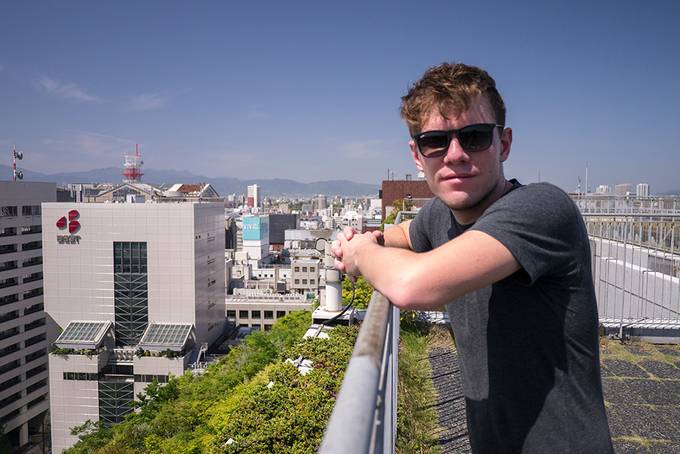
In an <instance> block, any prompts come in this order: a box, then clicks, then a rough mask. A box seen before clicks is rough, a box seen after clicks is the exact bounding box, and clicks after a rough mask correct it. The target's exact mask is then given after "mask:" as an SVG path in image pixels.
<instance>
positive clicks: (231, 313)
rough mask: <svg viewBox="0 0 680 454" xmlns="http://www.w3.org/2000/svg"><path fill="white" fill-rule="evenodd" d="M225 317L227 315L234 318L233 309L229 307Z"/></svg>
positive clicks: (234, 312)
mask: <svg viewBox="0 0 680 454" xmlns="http://www.w3.org/2000/svg"><path fill="white" fill-rule="evenodd" d="M227 317H228V318H236V311H233V310H231V309H230V310H228V311H227Z"/></svg>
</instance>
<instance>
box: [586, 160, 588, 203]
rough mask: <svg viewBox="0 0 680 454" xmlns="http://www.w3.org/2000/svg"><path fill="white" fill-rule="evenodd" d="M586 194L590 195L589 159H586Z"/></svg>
mask: <svg viewBox="0 0 680 454" xmlns="http://www.w3.org/2000/svg"><path fill="white" fill-rule="evenodd" d="M586 195H588V161H586Z"/></svg>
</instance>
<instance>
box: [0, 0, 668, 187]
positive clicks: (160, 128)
mask: <svg viewBox="0 0 680 454" xmlns="http://www.w3.org/2000/svg"><path fill="white" fill-rule="evenodd" d="M678 5H680V2H677V1H665V2H664V1H650V2H640V1H628V0H624V1H609V2H605V1H602V2H600V1H592V2H576V1H564V2H552V1H536V2H533V3H527V2H507V1H499V2H494V1H487V2H470V1H465V2H463V1H451V0H449V1H420V2H415V1H411V2H398V1H390V2H371V1H361V2H354V1H340V2H338V1H336V2H330V1H319V0H317V1H295V0H292V1H272V2H258V1H250V2H242V1H241V2H238V1H215V2H208V1H200V2H189V1H185V2H170V1H141V2H138V1H135V2H132V1H129V2H127V1H115V2H93V1H68V2H58V1H51V2H34V1H5V2H2V3H0V149H2V150H5V151H3V153H2V154H3V155H5V156H7V157H8V156H9V151H10V150H11V147H12V146H13V145H14V144H16V145H17V147H18V148H19V149H22V150H24V151H25V152H26V155H27V157H26V159H25V160H24V161H23V163H22V164H23V165H24V166H25V168H28V169H31V170H36V171H42V172H56V171H68V170H86V169H92V168H99V167H107V166H118V165H121V163H122V154H123V153H124V152H125V151H128V150H132V149H133V148H134V144H135V143H139V144H140V145H141V147H142V151H143V154H144V161H145V164H146V167H148V168H154V169H178V170H182V169H183V170H190V171H192V172H194V173H197V174H203V175H207V176H211V177H217V176H233V177H238V178H274V177H281V178H292V179H296V180H299V181H305V182H309V181H318V180H327V179H349V180H354V181H358V182H367V183H375V184H378V183H379V181H380V180H381V179H384V178H385V177H386V175H387V169H388V168H390V169H392V170H393V171H394V172H395V176H396V177H398V178H399V177H403V176H404V174H406V173H414V172H415V170H414V167H413V164H412V161H411V158H410V154H409V151H408V146H407V141H408V134H407V131H406V128H405V127H404V126H403V124H402V122H401V120H400V118H399V102H400V97H401V96H402V95H403V94H404V93H405V92H406V90H407V88H408V87H409V85H410V84H412V83H413V82H414V81H415V80H417V79H418V78H419V76H420V75H421V74H422V73H423V71H424V70H425V69H426V68H427V67H428V66H432V65H435V64H438V63H441V62H443V61H462V62H466V63H469V64H475V65H478V66H481V67H483V68H485V69H487V70H488V71H489V72H490V73H491V75H492V76H493V77H494V78H495V79H496V81H497V84H498V86H499V88H500V91H501V94H502V95H503V96H504V98H505V101H506V104H507V106H508V121H507V123H508V126H511V127H512V128H513V130H514V142H513V146H512V153H511V156H510V159H509V161H508V163H507V165H506V176H509V177H518V178H519V179H520V181H522V182H531V181H536V180H537V179H538V178H539V174H540V179H541V180H544V181H552V182H554V183H556V184H558V185H559V186H561V187H563V188H565V189H568V190H574V189H575V188H576V185H577V180H578V178H579V176H580V177H581V178H582V179H585V167H586V163H588V166H589V185H590V186H591V187H592V188H594V186H595V185H597V184H615V183H620V182H628V183H633V184H636V183H639V182H648V183H649V184H650V185H651V190H652V192H657V191H665V190H669V189H678V188H680V145H679V143H680V89H679V88H678V81H679V80H680V75H679V72H680V51H679V48H678V46H680V6H678ZM8 163H9V158H7V162H3V164H8Z"/></svg>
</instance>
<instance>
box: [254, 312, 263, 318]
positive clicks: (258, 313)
mask: <svg viewBox="0 0 680 454" xmlns="http://www.w3.org/2000/svg"><path fill="white" fill-rule="evenodd" d="M252 314H253V317H252V318H260V317H261V316H262V315H261V314H260V311H253V312H252Z"/></svg>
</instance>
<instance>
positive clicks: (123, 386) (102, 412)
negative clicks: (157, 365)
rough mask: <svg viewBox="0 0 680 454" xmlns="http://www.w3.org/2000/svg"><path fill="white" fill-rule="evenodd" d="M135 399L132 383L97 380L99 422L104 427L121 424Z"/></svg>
mask: <svg viewBox="0 0 680 454" xmlns="http://www.w3.org/2000/svg"><path fill="white" fill-rule="evenodd" d="M134 398H135V389H134V383H130V382H126V381H120V380H99V421H100V422H101V423H102V425H103V426H104V427H111V425H112V424H118V423H119V422H122V421H123V419H124V418H125V415H126V414H128V413H130V412H131V411H132V410H133V408H132V405H131V404H132V401H133V400H134Z"/></svg>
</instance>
